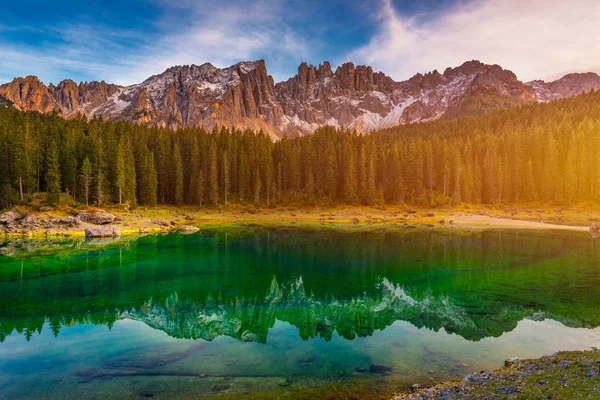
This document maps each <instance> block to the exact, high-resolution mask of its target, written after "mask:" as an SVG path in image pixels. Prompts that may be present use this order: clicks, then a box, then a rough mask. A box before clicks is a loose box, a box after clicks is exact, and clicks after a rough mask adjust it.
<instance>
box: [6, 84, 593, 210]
mask: <svg viewBox="0 0 600 400" xmlns="http://www.w3.org/2000/svg"><path fill="white" fill-rule="evenodd" d="M0 163H1V165H0V206H10V205H14V204H19V203H25V202H27V201H28V200H30V199H31V196H32V195H33V194H34V193H36V192H47V194H48V195H47V199H48V202H49V203H51V204H56V203H57V202H59V201H60V194H61V193H67V194H69V195H70V196H72V197H73V198H75V199H77V200H78V201H80V202H82V203H90V204H96V205H103V204H107V203H126V204H129V205H130V206H136V205H137V204H143V205H155V204H157V203H164V204H177V205H179V204H191V205H198V206H203V205H211V206H216V205H220V206H226V205H227V204H228V203H231V202H235V203H241V204H254V205H257V206H270V205H274V204H289V203H291V202H294V203H296V204H307V205H312V204H316V203H319V204H340V203H343V204H363V205H378V204H396V203H405V202H406V203H413V204H429V205H435V204H443V203H449V202H454V203H457V202H467V203H517V202H529V201H543V202H549V203H553V204H554V203H555V204H568V203H573V202H577V201H594V202H598V201H599V200H600V93H596V92H593V93H589V94H586V95H582V96H579V97H576V98H572V99H566V100H561V101H556V102H552V103H548V104H533V105H528V106H523V107H516V108H512V109H509V110H505V111H500V112H496V113H493V114H489V115H487V116H483V117H478V118H464V119H460V120H456V121H437V122H430V123H424V124H413V125H408V126H399V127H396V128H392V129H389V130H386V131H382V132H377V133H374V134H371V135H368V136H360V135H356V134H353V133H352V132H348V131H344V130H338V129H334V128H330V127H326V128H322V129H319V130H318V131H317V132H316V133H315V134H313V135H310V136H305V137H302V138H296V139H283V140H281V141H279V142H276V143H273V142H271V140H270V139H269V138H268V137H267V136H266V135H264V134H262V133H254V132H251V131H240V130H235V129H228V128H221V129H215V130H213V131H211V132H206V131H204V130H203V129H201V128H185V129H180V130H178V131H171V130H168V129H162V128H151V127H146V126H140V125H131V124H127V123H124V122H116V123H115V122H104V121H101V120H97V119H94V120H91V121H89V122H88V121H86V120H85V119H83V118H80V119H74V120H64V119H61V118H59V117H57V116H56V115H41V114H38V113H31V112H28V113H23V112H19V111H17V110H14V109H12V108H0Z"/></svg>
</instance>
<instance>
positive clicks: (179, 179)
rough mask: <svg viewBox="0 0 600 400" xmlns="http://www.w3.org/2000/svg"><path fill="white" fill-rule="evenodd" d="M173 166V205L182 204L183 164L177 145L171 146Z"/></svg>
mask: <svg viewBox="0 0 600 400" xmlns="http://www.w3.org/2000/svg"><path fill="white" fill-rule="evenodd" d="M173 165H174V166H175V171H174V172H175V204H176V205H178V206H179V205H182V204H183V190H184V188H183V162H182V160H181V153H180V152H179V146H178V145H177V143H175V144H174V145H173Z"/></svg>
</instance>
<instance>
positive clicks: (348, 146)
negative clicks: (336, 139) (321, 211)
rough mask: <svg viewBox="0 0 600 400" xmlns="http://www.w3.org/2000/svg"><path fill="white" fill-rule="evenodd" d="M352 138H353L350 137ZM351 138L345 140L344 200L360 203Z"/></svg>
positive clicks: (350, 202) (349, 202)
mask: <svg viewBox="0 0 600 400" xmlns="http://www.w3.org/2000/svg"><path fill="white" fill-rule="evenodd" d="M350 139H351V138H350ZM350 139H347V140H346V141H345V142H344V153H343V155H342V157H343V160H344V175H343V182H344V201H345V202H346V203H348V204H356V203H358V194H357V185H356V164H355V159H354V148H353V146H352V142H351V141H350Z"/></svg>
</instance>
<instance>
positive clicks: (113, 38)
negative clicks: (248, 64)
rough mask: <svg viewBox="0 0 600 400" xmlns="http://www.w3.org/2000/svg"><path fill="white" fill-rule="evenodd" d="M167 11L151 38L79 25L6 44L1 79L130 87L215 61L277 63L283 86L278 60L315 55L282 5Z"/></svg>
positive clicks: (186, 6)
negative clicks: (78, 79)
mask: <svg viewBox="0 0 600 400" xmlns="http://www.w3.org/2000/svg"><path fill="white" fill-rule="evenodd" d="M218 2H219V1H218V0H215V3H218ZM159 4H160V1H159ZM164 5H165V10H166V14H164V15H163V16H162V17H161V18H158V19H157V20H155V21H152V22H151V24H150V25H149V26H148V29H147V33H146V34H147V36H143V35H142V33H141V32H136V31H128V30H126V29H115V28H108V27H104V26H95V25H90V24H75V25H69V26H60V27H51V33H52V35H53V37H54V38H58V39H59V40H57V41H54V42H51V41H48V43H45V44H43V45H41V46H40V45H39V44H36V45H35V46H34V45H15V44H14V43H7V42H5V43H3V42H2V40H1V38H0V54H2V59H0V70H2V72H3V73H2V75H4V76H6V75H9V74H11V73H12V74H14V76H22V75H30V74H31V75H38V76H39V77H40V78H41V79H42V80H43V81H45V82H46V83H49V82H53V83H57V82H58V81H59V80H62V79H64V78H71V77H73V75H76V76H83V77H85V79H97V80H101V79H103V80H106V81H107V82H112V83H117V84H122V85H128V84H133V83H139V82H141V81H143V80H144V79H146V78H148V77H149V76H150V75H153V74H158V73H161V72H163V71H164V70H165V69H167V68H169V67H171V66H173V65H184V64H197V65H199V64H203V63H205V62H210V63H212V64H214V65H215V66H217V67H226V66H229V65H232V64H234V63H237V62H239V61H250V60H256V59H259V58H269V59H272V60H274V65H273V64H269V65H268V68H269V72H270V73H272V74H273V75H274V78H275V79H276V80H277V79H282V78H284V77H285V76H283V75H282V73H281V68H278V67H279V66H280V65H278V62H277V61H278V60H283V59H285V60H287V61H289V60H297V61H298V64H299V63H300V61H302V60H303V59H304V58H305V57H307V56H308V54H309V46H308V45H307V44H306V43H305V41H304V40H303V39H302V38H301V37H299V36H298V35H297V34H296V33H295V32H293V31H292V30H291V29H290V28H289V27H288V26H287V25H285V23H284V22H282V21H283V18H282V13H283V12H284V8H283V6H282V5H281V4H280V3H279V1H276V0H274V1H266V0H265V1H257V2H254V3H252V4H251V5H248V4H243V3H240V4H233V3H232V2H223V3H222V4H219V5H218V6H217V5H216V4H215V5H214V7H210V8H209V7H207V4H206V3H205V2H204V3H198V2H193V1H180V2H178V3H177V4H176V5H173V4H172V3H165V4H164ZM21 29H26V28H25V27H21ZM286 78H287V77H286ZM11 79H12V78H11Z"/></svg>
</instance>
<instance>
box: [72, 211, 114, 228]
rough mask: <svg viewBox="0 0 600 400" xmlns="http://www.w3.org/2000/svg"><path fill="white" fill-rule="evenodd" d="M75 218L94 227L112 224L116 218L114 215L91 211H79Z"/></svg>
mask: <svg viewBox="0 0 600 400" xmlns="http://www.w3.org/2000/svg"><path fill="white" fill-rule="evenodd" d="M77 216H78V217H79V219H80V220H82V221H83V222H87V223H89V224H94V225H108V224H112V223H114V222H115V219H116V218H117V217H115V216H114V215H112V214H109V213H107V212H106V211H104V210H98V211H93V212H90V211H81V212H80V213H79V214H77Z"/></svg>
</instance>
